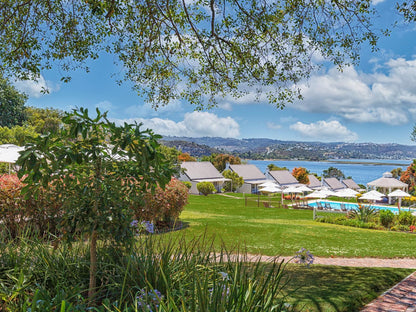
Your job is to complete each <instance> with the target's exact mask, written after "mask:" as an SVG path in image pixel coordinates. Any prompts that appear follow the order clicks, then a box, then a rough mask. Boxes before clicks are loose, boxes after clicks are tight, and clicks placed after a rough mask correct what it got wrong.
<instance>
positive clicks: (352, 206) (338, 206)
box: [308, 201, 415, 214]
mask: <svg viewBox="0 0 416 312" xmlns="http://www.w3.org/2000/svg"><path fill="white" fill-rule="evenodd" d="M319 202H320V203H321V205H322V206H323V207H325V203H327V204H330V205H331V208H332V209H336V210H341V203H339V202H332V201H319ZM343 204H344V205H345V208H346V209H348V210H353V209H357V208H358V205H357V204H353V203H343ZM308 205H309V206H311V207H317V203H316V202H313V203H310V204H308ZM371 207H372V208H376V209H379V210H380V209H385V210H390V211H391V212H393V213H394V214H398V213H399V209H398V208H396V207H387V206H377V205H371ZM404 210H406V211H407V210H408V208H404V207H403V208H402V211H404ZM409 211H415V210H414V209H411V210H409Z"/></svg>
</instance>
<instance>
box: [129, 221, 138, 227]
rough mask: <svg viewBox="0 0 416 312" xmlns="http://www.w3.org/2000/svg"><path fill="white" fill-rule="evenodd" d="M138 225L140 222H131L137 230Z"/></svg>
mask: <svg viewBox="0 0 416 312" xmlns="http://www.w3.org/2000/svg"><path fill="white" fill-rule="evenodd" d="M138 225H139V221H137V220H133V221H131V222H130V226H131V227H135V228H137V226H138Z"/></svg>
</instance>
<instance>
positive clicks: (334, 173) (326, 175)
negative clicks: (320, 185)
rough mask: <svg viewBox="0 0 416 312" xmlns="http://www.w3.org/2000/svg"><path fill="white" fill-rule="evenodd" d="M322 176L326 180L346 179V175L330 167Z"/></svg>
mask: <svg viewBox="0 0 416 312" xmlns="http://www.w3.org/2000/svg"><path fill="white" fill-rule="evenodd" d="M322 175H323V177H324V178H337V179H338V180H339V179H345V175H344V173H343V172H342V171H341V170H339V169H338V168H335V167H329V168H328V169H325V170H324V171H322Z"/></svg>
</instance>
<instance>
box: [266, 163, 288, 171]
mask: <svg viewBox="0 0 416 312" xmlns="http://www.w3.org/2000/svg"><path fill="white" fill-rule="evenodd" d="M267 169H269V171H277V170H288V169H287V168H286V167H278V166H276V165H275V164H269V165H267Z"/></svg>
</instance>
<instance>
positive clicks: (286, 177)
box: [269, 170, 299, 185]
mask: <svg viewBox="0 0 416 312" xmlns="http://www.w3.org/2000/svg"><path fill="white" fill-rule="evenodd" d="M269 174H270V175H271V176H272V177H273V179H275V180H276V182H277V183H279V184H280V185H291V184H299V182H298V180H296V178H295V177H294V176H293V175H292V174H291V173H290V171H288V170H273V171H269Z"/></svg>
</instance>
